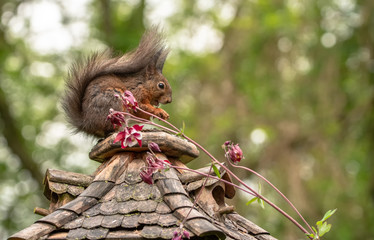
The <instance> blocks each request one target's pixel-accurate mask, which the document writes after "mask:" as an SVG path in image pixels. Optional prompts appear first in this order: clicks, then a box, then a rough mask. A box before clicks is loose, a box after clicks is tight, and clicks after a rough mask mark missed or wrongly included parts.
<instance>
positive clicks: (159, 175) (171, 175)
mask: <svg viewBox="0 0 374 240" xmlns="http://www.w3.org/2000/svg"><path fill="white" fill-rule="evenodd" d="M153 179H154V180H155V181H157V180H162V179H174V180H176V181H179V182H180V179H179V177H178V173H177V171H176V170H175V169H174V168H170V169H169V170H168V171H159V172H156V173H154V174H153Z"/></svg>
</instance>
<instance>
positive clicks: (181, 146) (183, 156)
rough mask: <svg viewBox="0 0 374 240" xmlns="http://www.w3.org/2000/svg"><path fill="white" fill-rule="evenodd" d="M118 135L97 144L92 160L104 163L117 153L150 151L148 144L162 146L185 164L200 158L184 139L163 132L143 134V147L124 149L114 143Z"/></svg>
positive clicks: (170, 154)
mask: <svg viewBox="0 0 374 240" xmlns="http://www.w3.org/2000/svg"><path fill="white" fill-rule="evenodd" d="M116 136H117V134H113V135H111V136H109V137H108V138H106V139H104V140H102V141H100V142H99V143H98V144H96V145H95V146H94V147H93V148H92V150H91V152H90V154H89V157H90V158H91V159H92V160H95V161H98V162H103V161H104V160H105V159H108V158H110V157H112V156H113V155H114V154H115V153H117V152H123V151H125V152H144V151H148V147H147V146H148V143H150V142H155V143H157V144H158V145H159V146H160V149H161V151H162V152H163V153H164V154H166V155H167V156H168V157H175V158H179V159H180V160H181V161H182V162H183V163H188V162H190V161H191V160H193V159H195V158H197V157H198V156H199V151H198V150H197V148H196V146H195V145H194V144H192V143H190V142H188V141H186V140H184V139H182V138H179V137H177V136H174V135H171V134H168V133H166V132H163V131H157V132H155V131H152V132H142V146H141V147H140V146H139V145H135V146H134V147H127V148H124V149H122V148H121V144H120V142H117V143H113V142H114V139H115V137H116Z"/></svg>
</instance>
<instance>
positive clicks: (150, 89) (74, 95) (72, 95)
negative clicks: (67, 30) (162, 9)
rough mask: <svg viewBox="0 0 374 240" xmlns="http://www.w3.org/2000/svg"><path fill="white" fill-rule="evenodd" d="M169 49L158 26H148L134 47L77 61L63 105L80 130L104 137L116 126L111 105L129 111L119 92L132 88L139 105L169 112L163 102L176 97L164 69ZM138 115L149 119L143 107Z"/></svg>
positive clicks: (160, 113)
mask: <svg viewBox="0 0 374 240" xmlns="http://www.w3.org/2000/svg"><path fill="white" fill-rule="evenodd" d="M168 53H169V50H168V49H167V48H166V47H165V45H164V40H163V37H162V36H161V34H160V32H159V31H158V29H157V27H153V28H151V29H149V30H147V31H146V32H145V33H144V35H143V36H142V38H141V40H140V43H139V46H138V47H137V48H136V49H134V50H133V51H131V52H129V53H126V54H124V55H122V56H119V57H114V56H113V54H112V53H111V51H108V50H107V51H104V52H102V53H96V54H94V55H93V56H91V57H90V58H88V59H87V60H86V61H85V62H77V63H75V64H74V65H73V66H72V68H71V70H70V73H69V77H68V79H67V81H66V87H67V89H66V92H65V96H64V97H63V98H62V107H63V109H64V110H65V113H66V115H67V118H68V122H69V123H70V124H72V125H73V126H74V127H75V128H76V132H84V133H86V134H88V135H91V136H95V137H99V138H103V137H107V136H108V135H110V134H111V133H113V132H114V131H116V129H114V127H113V126H112V124H111V123H110V121H107V120H106V118H107V115H108V114H109V109H110V108H112V109H114V110H116V111H125V109H124V107H123V106H122V103H121V101H120V100H119V99H117V98H116V96H115V95H116V94H117V95H118V94H123V93H124V91H126V90H129V91H131V92H132V94H133V95H134V97H135V98H136V100H137V102H138V106H139V108H141V109H143V110H145V111H148V112H150V113H152V114H154V115H156V116H158V117H160V118H162V119H165V120H166V119H168V118H169V114H168V113H167V112H166V111H164V110H163V109H161V108H158V105H159V104H167V103H170V102H171V101H172V90H171V87H170V84H169V82H168V80H167V79H166V78H165V77H164V76H163V74H162V69H163V66H164V62H165V60H166V57H167V55H168ZM133 114H134V115H135V116H137V117H141V118H144V119H149V118H150V117H149V115H147V114H144V113H142V112H140V111H136V112H133Z"/></svg>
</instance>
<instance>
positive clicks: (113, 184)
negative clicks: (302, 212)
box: [10, 132, 274, 240]
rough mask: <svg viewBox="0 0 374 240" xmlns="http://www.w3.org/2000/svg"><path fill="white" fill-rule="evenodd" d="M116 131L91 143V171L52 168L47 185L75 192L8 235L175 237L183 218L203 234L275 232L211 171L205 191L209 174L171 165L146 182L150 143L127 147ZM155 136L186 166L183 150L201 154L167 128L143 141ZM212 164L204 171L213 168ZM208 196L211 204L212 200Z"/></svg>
mask: <svg viewBox="0 0 374 240" xmlns="http://www.w3.org/2000/svg"><path fill="white" fill-rule="evenodd" d="M156 135H158V136H157V137H155V136H156ZM112 138H113V137H109V138H107V139H105V140H103V141H101V142H100V143H98V144H97V145H96V146H95V147H94V148H93V150H92V151H91V154H90V156H91V157H94V158H95V160H99V161H100V162H102V165H101V166H99V168H98V169H97V171H96V172H95V173H94V174H93V176H88V175H75V174H70V175H69V174H67V176H71V178H72V179H71V180H66V179H65V180H66V182H67V183H64V181H65V180H64V179H63V176H62V175H63V174H62V172H58V171H57V172H56V171H53V170H51V171H49V173H47V177H46V179H47V181H46V183H47V184H50V185H49V187H48V189H49V191H50V192H49V193H52V194H57V193H62V194H69V196H70V197H71V199H70V198H67V202H66V203H64V204H63V205H62V206H58V209H56V210H53V212H52V213H51V214H49V215H47V216H46V217H44V218H41V219H40V220H38V221H37V222H36V223H35V224H33V225H31V226H30V227H29V228H26V229H24V230H23V231H21V232H18V233H16V234H14V235H13V236H12V237H10V239H29V237H30V236H31V235H32V238H33V239H39V238H40V239H58V238H59V237H60V239H61V238H67V239H105V238H106V239H171V238H173V234H174V232H175V231H180V224H181V223H182V222H184V226H183V229H184V230H186V231H188V232H189V234H190V236H191V237H194V238H197V239H198V238H207V239H228V240H230V239H240V240H243V239H248V240H254V239H257V240H274V238H272V237H271V236H270V235H269V233H268V232H266V231H265V230H263V229H262V228H260V227H258V226H257V225H255V224H254V223H252V222H251V221H249V220H247V219H245V218H243V217H242V216H240V215H239V214H237V213H235V212H234V210H233V208H232V207H231V206H228V205H227V204H225V202H224V198H225V197H233V195H234V194H235V190H234V189H232V188H230V187H229V185H228V184H224V183H222V182H220V181H218V180H212V179H208V181H207V183H206V188H204V189H203V190H204V191H203V192H202V185H203V184H204V182H205V177H203V176H201V175H196V174H191V173H189V172H188V171H181V172H179V171H178V170H175V169H173V168H170V169H169V170H168V171H157V172H155V173H154V174H153V180H154V184H153V185H149V184H146V183H145V182H143V181H142V179H141V178H140V175H139V174H140V172H141V171H142V169H144V168H145V167H146V162H145V156H146V155H145V154H146V148H144V147H142V148H140V147H137V146H135V147H134V148H126V149H125V150H123V149H120V148H119V146H118V144H112V143H111V141H112V140H113V139H112ZM151 140H157V141H160V142H161V143H159V144H160V146H161V149H162V150H163V152H162V153H159V154H158V158H160V159H168V158H169V157H173V159H170V162H172V164H174V165H176V166H183V167H185V166H184V165H183V163H182V162H186V161H185V160H184V161H182V162H181V159H180V158H181V157H182V158H183V157H184V159H192V158H193V157H197V155H198V151H197V150H196V147H195V146H194V145H191V144H190V143H187V142H186V141H185V140H182V139H180V138H178V137H176V136H171V135H168V134H166V133H164V132H161V133H157V132H147V133H144V135H143V141H144V142H145V143H146V142H149V141H151ZM183 145H184V146H183ZM186 156H187V157H186ZM188 161H189V160H188ZM209 169H210V167H208V168H203V169H199V171H202V172H206V173H208V171H209ZM218 169H219V170H220V172H221V175H222V178H224V179H225V180H227V181H230V178H229V177H228V175H227V174H226V173H225V171H224V170H223V169H222V168H221V167H218ZM210 174H211V175H212V176H214V173H210ZM52 179H53V181H55V182H53V181H52ZM73 184H80V185H73ZM74 187H77V188H78V187H80V188H81V190H82V191H81V192H79V191H80V190H79V191H78V190H77V189H74ZM51 189H53V190H52V191H51ZM69 189H70V190H69ZM69 191H70V192H72V193H74V194H75V195H73V194H70V193H69ZM200 192H202V196H203V197H204V199H205V200H206V202H199V201H200V200H199V201H197V202H198V204H197V205H194V204H193V203H194V201H195V198H196V194H198V193H200ZM213 192H214V194H215V195H214V196H213V195H212V194H213ZM50 199H51V201H53V198H50ZM69 201H70V202H69ZM210 203H212V204H213V205H211V206H210V207H209V204H210ZM225 209H226V210H225ZM220 210H222V211H220ZM223 210H225V211H223ZM34 232H35V233H34ZM34 236H35V237H34Z"/></svg>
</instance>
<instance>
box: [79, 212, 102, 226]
mask: <svg viewBox="0 0 374 240" xmlns="http://www.w3.org/2000/svg"><path fill="white" fill-rule="evenodd" d="M103 219H104V216H103V215H97V216H94V217H86V218H85V219H84V220H83V223H82V227H84V228H86V229H90V228H96V227H99V226H101V222H102V221H103Z"/></svg>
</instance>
